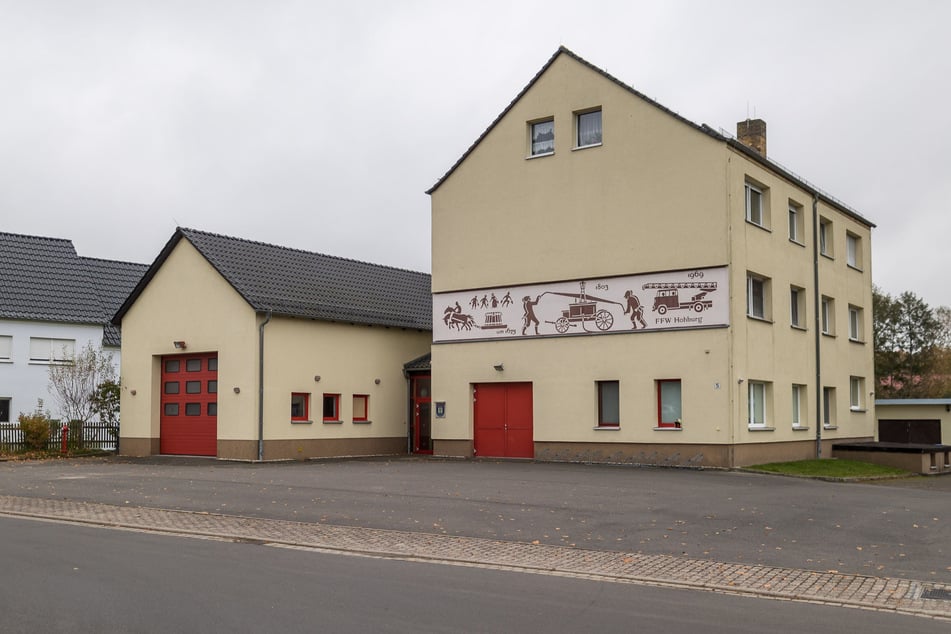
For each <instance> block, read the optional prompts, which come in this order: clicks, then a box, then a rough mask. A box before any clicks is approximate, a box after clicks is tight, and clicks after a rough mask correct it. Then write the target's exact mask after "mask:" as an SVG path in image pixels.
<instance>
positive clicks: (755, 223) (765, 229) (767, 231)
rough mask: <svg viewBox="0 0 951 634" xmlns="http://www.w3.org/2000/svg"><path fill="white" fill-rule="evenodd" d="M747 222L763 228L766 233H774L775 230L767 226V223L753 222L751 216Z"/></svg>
mask: <svg viewBox="0 0 951 634" xmlns="http://www.w3.org/2000/svg"><path fill="white" fill-rule="evenodd" d="M746 224H748V225H753V226H754V227H756V228H758V229H762V230H763V231H765V232H766V233H772V232H773V230H772V229H770V228H769V227H767V226H766V225H761V224H759V223H758V222H753V221H752V220H750V219H749V218H747V219H746Z"/></svg>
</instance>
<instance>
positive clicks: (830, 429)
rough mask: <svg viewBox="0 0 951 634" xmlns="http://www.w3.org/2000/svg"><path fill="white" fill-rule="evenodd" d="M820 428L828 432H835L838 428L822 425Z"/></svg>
mask: <svg viewBox="0 0 951 634" xmlns="http://www.w3.org/2000/svg"><path fill="white" fill-rule="evenodd" d="M822 428H823V429H825V430H828V431H835V430H836V429H838V428H839V426H838V425H823V426H822Z"/></svg>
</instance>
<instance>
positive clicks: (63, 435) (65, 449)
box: [59, 423, 69, 454]
mask: <svg viewBox="0 0 951 634" xmlns="http://www.w3.org/2000/svg"><path fill="white" fill-rule="evenodd" d="M59 436H60V439H61V442H60V445H61V446H60V449H59V451H60V453H63V454H66V453H69V446H68V445H69V424H68V423H64V424H63V426H62V427H60V433H59Z"/></svg>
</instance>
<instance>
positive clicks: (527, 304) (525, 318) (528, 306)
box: [522, 295, 542, 335]
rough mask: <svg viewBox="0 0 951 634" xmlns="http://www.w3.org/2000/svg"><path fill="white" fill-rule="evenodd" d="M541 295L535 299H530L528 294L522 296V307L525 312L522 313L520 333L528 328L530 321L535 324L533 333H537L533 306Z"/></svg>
mask: <svg viewBox="0 0 951 634" xmlns="http://www.w3.org/2000/svg"><path fill="white" fill-rule="evenodd" d="M541 297H542V296H541V295H539V296H538V297H536V298H535V301H532V298H531V297H529V296H528V295H526V296H525V297H523V298H522V308H523V309H524V310H525V314H524V315H522V335H524V334H525V331H526V330H528V325H529V324H532V323H534V324H535V334H536V335H537V334H538V317H536V316H535V306H536V305H537V304H538V300H540V299H541Z"/></svg>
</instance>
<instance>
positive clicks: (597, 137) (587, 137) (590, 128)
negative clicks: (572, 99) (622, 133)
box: [575, 110, 601, 147]
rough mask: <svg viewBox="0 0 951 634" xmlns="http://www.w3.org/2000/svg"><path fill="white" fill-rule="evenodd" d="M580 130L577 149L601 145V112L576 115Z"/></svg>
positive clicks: (576, 122)
mask: <svg viewBox="0 0 951 634" xmlns="http://www.w3.org/2000/svg"><path fill="white" fill-rule="evenodd" d="M575 125H576V126H577V128H578V138H577V139H576V140H577V143H578V145H577V147H587V146H589V145H601V111H600V110H595V111H593V112H582V113H579V114H577V115H575Z"/></svg>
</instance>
